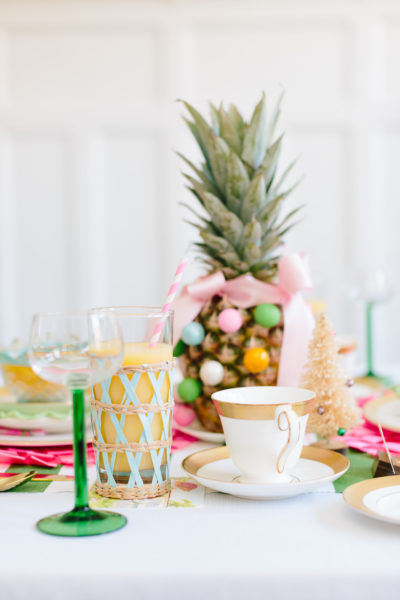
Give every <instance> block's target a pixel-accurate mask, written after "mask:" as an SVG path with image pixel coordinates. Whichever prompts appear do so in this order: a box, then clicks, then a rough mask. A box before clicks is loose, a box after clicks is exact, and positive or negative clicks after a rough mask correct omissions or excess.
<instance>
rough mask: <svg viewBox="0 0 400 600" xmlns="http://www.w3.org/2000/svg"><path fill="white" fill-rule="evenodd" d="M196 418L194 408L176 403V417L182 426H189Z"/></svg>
mask: <svg viewBox="0 0 400 600" xmlns="http://www.w3.org/2000/svg"><path fill="white" fill-rule="evenodd" d="M195 418H196V413H195V412H194V410H193V408H191V407H190V406H188V405H187V404H176V405H175V407H174V419H175V421H176V422H177V423H178V425H180V426H181V427H188V426H189V425H191V424H192V423H193V421H194V420H195Z"/></svg>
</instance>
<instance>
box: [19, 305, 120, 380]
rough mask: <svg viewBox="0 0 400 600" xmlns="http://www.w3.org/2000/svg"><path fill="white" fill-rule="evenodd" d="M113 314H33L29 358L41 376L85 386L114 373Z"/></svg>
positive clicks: (117, 338)
mask: <svg viewBox="0 0 400 600" xmlns="http://www.w3.org/2000/svg"><path fill="white" fill-rule="evenodd" d="M122 357H123V341H122V337H121V333H120V330H119V325H118V320H117V317H116V316H115V315H114V314H113V312H112V311H110V310H107V309H101V310H96V309H95V310H91V311H89V312H88V313H71V314H68V315H61V314H59V313H47V314H38V315H35V317H34V319H33V325H32V334H31V343H30V348H29V361H30V364H31V366H32V368H33V370H34V371H35V373H37V374H38V375H39V376H40V377H42V379H45V380H47V381H51V382H52V383H56V384H59V385H64V386H66V387H68V388H70V389H85V388H88V387H89V386H90V385H93V384H94V383H97V382H98V381H101V380H102V379H105V378H106V377H108V376H110V375H112V374H114V373H115V372H116V371H117V370H118V369H119V367H120V366H121V363H122Z"/></svg>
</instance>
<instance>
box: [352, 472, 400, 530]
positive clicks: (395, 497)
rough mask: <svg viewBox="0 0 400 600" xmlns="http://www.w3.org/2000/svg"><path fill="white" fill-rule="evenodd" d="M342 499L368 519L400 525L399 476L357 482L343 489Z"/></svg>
mask: <svg viewBox="0 0 400 600" xmlns="http://www.w3.org/2000/svg"><path fill="white" fill-rule="evenodd" d="M343 498H344V500H345V502H347V504H348V505H349V506H351V508H354V509H355V510H357V511H358V512H360V513H362V514H364V515H366V516H368V517H371V518H373V519H378V520H380V521H386V522H388V523H395V524H396V525H400V475H389V476H388V477H378V478H376V479H368V480H367V481H359V482H358V483H355V484H353V485H351V486H350V487H348V488H346V489H345V491H344V492H343Z"/></svg>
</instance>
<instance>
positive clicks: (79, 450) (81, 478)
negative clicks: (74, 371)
mask: <svg viewBox="0 0 400 600" xmlns="http://www.w3.org/2000/svg"><path fill="white" fill-rule="evenodd" d="M72 402H73V416H74V470H75V509H82V508H88V502H89V498H88V484H87V468H86V439H85V437H86V436H85V392H84V390H72Z"/></svg>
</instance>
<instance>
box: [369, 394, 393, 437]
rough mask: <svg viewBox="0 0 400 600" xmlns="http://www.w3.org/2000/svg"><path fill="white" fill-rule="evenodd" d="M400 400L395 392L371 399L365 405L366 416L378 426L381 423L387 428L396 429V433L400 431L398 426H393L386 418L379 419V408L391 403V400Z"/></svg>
mask: <svg viewBox="0 0 400 600" xmlns="http://www.w3.org/2000/svg"><path fill="white" fill-rule="evenodd" d="M396 400H397V401H399V397H398V396H397V395H396V394H395V393H394V392H393V394H390V395H386V394H382V395H381V396H379V397H378V398H374V399H373V400H370V401H369V402H367V403H366V404H365V405H364V408H363V411H364V417H365V418H366V419H367V421H369V422H370V423H373V425H376V426H378V425H379V423H380V424H381V425H382V427H384V428H385V429H387V430H388V431H394V432H395V433H400V429H398V428H396V427H391V426H390V423H388V421H387V420H386V419H384V420H382V419H379V409H380V408H382V406H384V405H385V404H390V403H391V402H395V401H396Z"/></svg>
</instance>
